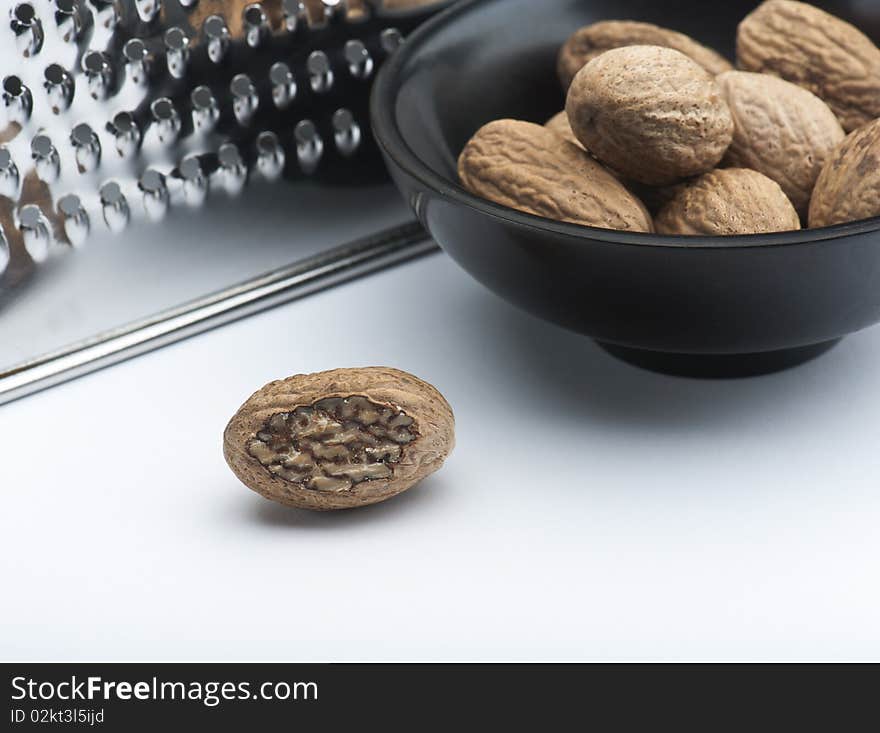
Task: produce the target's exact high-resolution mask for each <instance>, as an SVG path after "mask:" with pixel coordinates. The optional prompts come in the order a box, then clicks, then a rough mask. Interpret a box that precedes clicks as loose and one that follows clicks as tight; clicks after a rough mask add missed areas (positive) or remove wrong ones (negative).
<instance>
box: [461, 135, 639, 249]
mask: <svg viewBox="0 0 880 733" xmlns="http://www.w3.org/2000/svg"><path fill="white" fill-rule="evenodd" d="M458 175H459V178H460V179H461V182H462V184H463V185H464V187H465V188H466V189H468V190H469V191H470V192H471V193H473V194H475V195H477V196H481V197H483V198H486V199H489V200H490V201H494V202H496V203H499V204H502V205H503V206H509V207H510V208H513V209H518V210H519V211H524V212H526V213H529V214H534V215H535V216H543V217H546V218H548V219H555V220H556V221H565V222H572V223H574V224H583V225H586V226H594V227H602V228H604V229H620V230H628V231H635V232H650V231H652V230H653V226H652V223H651V216H650V214H649V213H648V211H647V209H645V207H644V205H643V204H642V203H641V202H640V201H639V200H638V199H637V198H636V197H635V196H633V195H632V194H631V193H630V192H629V191H628V190H627V189H626V188H625V187H624V186H623V185H622V184H621V183H620V182H619V181H618V180H617V179H616V178H615V177H614V176H613V175H611V173H609V172H608V171H607V170H605V168H603V167H602V166H601V165H600V164H599V163H597V162H596V161H595V160H593V159H592V158H591V157H590V156H589V155H588V154H587V153H586V152H585V151H584V150H583V149H581V148H579V147H577V146H575V145H574V144H573V143H569V142H567V141H566V140H565V139H564V138H563V137H561V136H560V135H558V134H556V133H555V132H553V131H551V130H548V129H547V128H546V127H543V126H541V125H535V124H532V123H531V122H522V121H519V120H496V121H494V122H490V123H489V124H487V125H485V126H484V127H482V128H481V129H480V130H479V131H477V133H476V135H474V136H473V138H471V140H470V141H469V142H468V144H467V145H465V147H464V150H463V151H462V153H461V155H460V157H459V160H458Z"/></svg>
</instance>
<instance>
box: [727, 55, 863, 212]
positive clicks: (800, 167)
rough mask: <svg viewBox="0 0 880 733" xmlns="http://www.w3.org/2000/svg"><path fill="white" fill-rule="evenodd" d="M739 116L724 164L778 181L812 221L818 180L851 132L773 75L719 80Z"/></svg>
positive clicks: (743, 75)
mask: <svg viewBox="0 0 880 733" xmlns="http://www.w3.org/2000/svg"><path fill="white" fill-rule="evenodd" d="M717 82H718V86H719V87H720V88H721V93H722V94H723V95H724V98H725V99H726V100H727V105H728V107H730V112H731V114H732V115H733V123H734V133H733V143H732V144H731V146H730V149H729V150H728V151H727V155H726V156H725V158H724V163H725V164H726V165H728V166H732V167H736V168H751V169H753V170H756V171H758V172H759V173H763V174H764V175H765V176H767V177H768V178H771V179H773V180H774V181H776V182H777V183H778V184H779V185H780V186H781V187H782V190H783V191H785V194H786V195H787V196H788V198H789V199H790V200H791V202H792V203H793V204H794V207H795V209H797V212H798V214H799V215H800V216H801V217H804V218H806V216H807V211H808V209H809V207H810V197H811V196H812V193H813V187H814V186H815V185H816V179H817V178H818V177H819V173H820V172H821V171H822V167H823V166H824V165H825V162H826V161H827V160H828V158H829V157H830V156H831V154H832V152H833V151H834V149H835V148H836V147H837V146H838V145H839V144H840V143H841V142H842V141H843V138H844V137H845V136H846V133H845V132H844V131H843V128H842V127H841V125H840V122H839V121H838V119H837V117H836V116H835V114H834V112H832V111H831V109H830V108H829V107H828V105H827V104H825V102H823V101H822V100H821V99H819V98H818V97H817V96H816V95H814V94H812V93H811V92H809V91H808V90H806V89H804V88H803V87H799V86H797V85H795V84H792V83H790V82H787V81H785V80H784V79H780V78H779V77H776V76H770V75H768V74H754V73H750V72H747V71H730V72H727V73H725V74H721V75H720V76H719V77H718V78H717Z"/></svg>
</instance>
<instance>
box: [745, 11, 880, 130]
mask: <svg viewBox="0 0 880 733" xmlns="http://www.w3.org/2000/svg"><path fill="white" fill-rule="evenodd" d="M736 53H737V60H738V62H739V66H740V68H742V69H745V70H746V71H756V72H761V73H767V74H774V75H776V76H780V77H782V78H783V79H787V80H788V81H791V82H794V83H795V84H797V85H799V86H802V87H804V88H805V89H809V90H810V91H811V92H813V94H815V95H816V96H817V97H819V98H821V99H823V100H825V102H826V103H827V104H828V106H829V107H831V109H832V110H834V113H835V114H836V115H837V117H838V118H839V119H840V122H841V123H842V124H843V127H844V129H845V130H846V131H847V132H850V131H852V130H855V129H856V128H858V127H861V126H862V125H864V124H867V123H868V122H870V121H871V120H873V119H876V118H877V117H880V49H878V48H877V46H876V45H875V44H874V43H873V42H872V41H871V39H870V38H868V37H867V36H866V35H865V34H864V33H862V32H861V31H860V30H858V29H857V28H855V27H854V26H852V25H850V24H849V23H846V22H845V21H843V20H841V19H840V18H837V17H835V16H833V15H831V14H829V13H826V12H825V11H824V10H820V9H819V8H817V7H815V6H813V5H808V4H807V3H801V2H794V0H767V2H765V3H763V4H762V5H761V6H760V7H758V8H757V9H756V10H755V11H753V12H752V13H751V14H750V15H748V16H747V17H746V19H745V20H743V22H742V23H740V26H739V31H738V33H737V42H736Z"/></svg>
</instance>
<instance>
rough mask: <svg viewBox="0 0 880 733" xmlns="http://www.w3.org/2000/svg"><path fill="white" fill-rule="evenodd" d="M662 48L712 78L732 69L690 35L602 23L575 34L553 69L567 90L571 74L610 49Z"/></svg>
mask: <svg viewBox="0 0 880 733" xmlns="http://www.w3.org/2000/svg"><path fill="white" fill-rule="evenodd" d="M623 46H664V47H666V48H674V49H675V50H676V51H681V53H683V54H684V55H685V56H687V57H689V58H691V59H693V60H694V61H696V62H697V63H698V64H699V65H700V66H702V67H703V68H704V69H705V70H706V71H708V72H709V73H710V74H712V75H713V76H714V75H716V74H720V73H722V72H724V71H729V70H730V69H732V68H733V66H731V64H730V62H729V61H728V60H727V59H726V58H724V57H723V56H722V55H721V54H719V53H717V52H716V51H713V50H712V49H711V48H707V47H706V46H704V45H702V44H701V43H698V42H697V41H695V40H694V39H693V38H691V37H690V36H686V35H685V34H684V33H678V32H677V31H673V30H669V29H668V28H661V27H660V26H657V25H653V24H651V23H640V22H637V21H632V20H603V21H600V22H599V23H593V24H592V25H587V26H584V27H583V28H581V29H579V30H577V31H575V33H573V34H572V35H571V36H570V37H569V38H568V40H567V41H566V42H565V44H564V45H563V46H562V48H561V49H560V51H559V59H558V62H557V70H558V72H559V80H560V81H561V82H562V88H563V89H568V87H569V86H571V82H572V80H573V79H574V77H575V75H576V74H577V73H578V72H579V71H580V70H581V69H582V68H584V66H586V65H587V64H588V63H589V62H590V61H592V60H593V59H594V58H596V57H597V56H599V55H600V54H603V53H605V52H606V51H610V50H611V49H612V48H621V47H623Z"/></svg>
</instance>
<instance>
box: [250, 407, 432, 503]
mask: <svg viewBox="0 0 880 733" xmlns="http://www.w3.org/2000/svg"><path fill="white" fill-rule="evenodd" d="M418 437H419V432H418V427H417V425H416V422H415V420H414V419H413V418H412V417H410V416H409V415H407V414H406V413H405V412H404V411H403V410H400V409H397V408H395V407H393V406H391V405H387V404H379V403H377V402H373V401H372V400H370V399H368V398H366V397H363V396H360V395H351V396H348V397H327V398H324V399H321V400H319V401H317V402H314V403H312V404H311V405H303V406H301V407H296V408H295V409H293V410H292V411H290V412H279V413H277V414H275V415H273V416H272V417H270V418H269V419H268V420H267V421H266V422H265V423H264V425H263V427H262V428H261V429H260V430H259V431H258V432H257V434H256V436H255V437H254V438H253V440H251V441H250V442H249V443H248V446H247V452H248V454H249V455H250V456H252V457H253V458H255V459H256V460H257V461H259V463H260V464H261V465H262V466H264V467H265V468H266V470H268V471H269V472H270V473H272V474H273V475H275V476H277V477H279V478H282V479H284V480H286V481H290V482H291V483H295V484H298V485H299V486H301V487H302V488H305V489H311V490H314V491H328V492H340V491H347V490H348V489H350V488H351V487H352V486H354V485H355V484H359V483H361V482H363V481H372V480H375V479H389V478H391V477H392V476H393V475H394V467H395V465H396V464H399V463H400V462H401V461H402V460H403V459H404V457H405V454H406V448H407V446H408V445H409V444H411V443H412V442H413V441H414V440H416V438H418Z"/></svg>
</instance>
